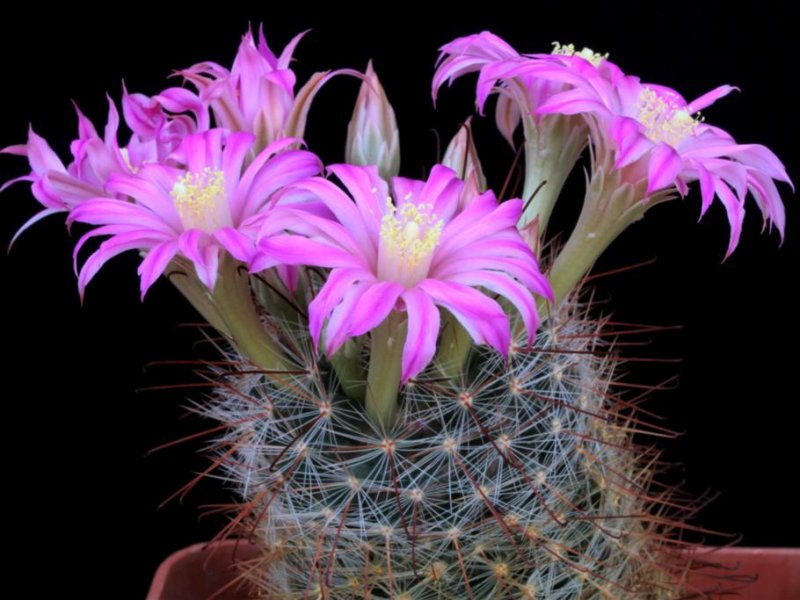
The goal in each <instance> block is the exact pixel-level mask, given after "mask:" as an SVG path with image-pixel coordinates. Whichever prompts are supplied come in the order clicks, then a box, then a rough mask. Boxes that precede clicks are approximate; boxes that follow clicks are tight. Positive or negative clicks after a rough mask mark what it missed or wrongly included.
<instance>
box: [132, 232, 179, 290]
mask: <svg viewBox="0 0 800 600" xmlns="http://www.w3.org/2000/svg"><path fill="white" fill-rule="evenodd" d="M177 252H178V242H177V241H176V240H169V241H167V242H163V243H161V244H158V245H157V246H155V247H153V248H152V249H151V250H150V251H149V252H148V253H147V255H146V256H145V257H144V259H143V260H142V262H141V264H140V265H139V269H138V273H139V276H140V278H141V285H140V289H141V299H142V300H144V295H145V294H146V293H147V290H148V289H150V286H151V285H153V282H155V280H156V279H158V278H159V277H160V276H161V274H162V273H163V272H164V270H165V269H166V268H167V265H168V264H169V262H170V261H171V260H172V259H173V258H174V257H175V254H177Z"/></svg>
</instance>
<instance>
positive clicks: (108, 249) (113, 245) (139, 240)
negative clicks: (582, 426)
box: [78, 231, 153, 298]
mask: <svg viewBox="0 0 800 600" xmlns="http://www.w3.org/2000/svg"><path fill="white" fill-rule="evenodd" d="M90 233H91V232H90ZM84 237H85V236H84ZM152 245H153V242H152V240H149V239H147V238H146V237H144V236H143V234H142V232H140V231H134V232H131V233H123V234H119V235H115V236H114V237H112V238H110V239H107V240H105V241H104V242H103V243H102V244H100V247H99V248H98V249H97V250H96V251H95V252H94V253H93V254H92V255H91V256H89V258H87V259H86V262H85V263H83V267H81V270H80V272H79V273H78V290H79V292H80V295H81V298H83V293H84V291H85V290H86V286H87V285H88V284H89V282H90V281H91V280H92V278H93V277H94V276H95V275H96V274H97V272H98V271H99V270H100V268H101V267H102V266H103V265H104V264H105V263H106V262H107V261H108V260H110V259H111V258H114V257H115V256H117V255H118V254H121V253H123V252H127V251H128V250H138V249H142V248H148V247H150V246H152Z"/></svg>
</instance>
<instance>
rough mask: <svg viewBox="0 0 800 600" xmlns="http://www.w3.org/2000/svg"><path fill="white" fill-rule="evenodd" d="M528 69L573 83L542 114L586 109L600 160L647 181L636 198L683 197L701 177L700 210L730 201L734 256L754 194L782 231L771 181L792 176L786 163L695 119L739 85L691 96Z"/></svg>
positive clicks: (633, 179) (628, 177)
mask: <svg viewBox="0 0 800 600" xmlns="http://www.w3.org/2000/svg"><path fill="white" fill-rule="evenodd" d="M528 71H529V72H530V73H533V72H536V73H537V76H543V77H549V78H553V79H555V80H558V81H562V82H566V83H568V89H567V90H566V91H563V92H561V93H559V94H555V95H553V96H551V97H550V98H549V99H548V100H547V102H545V103H544V104H542V105H541V106H539V107H538V108H537V112H538V113H539V114H542V115H547V114H564V115H574V114H582V115H584V116H585V117H586V118H587V121H588V123H589V125H590V128H591V132H592V141H593V145H594V148H595V155H596V159H597V160H596V162H597V163H598V164H604V163H610V164H612V165H613V169H615V170H619V171H621V172H622V182H623V183H626V182H627V183H631V184H634V185H637V184H639V183H642V182H643V183H645V184H646V186H643V187H644V188H645V189H644V194H643V197H640V198H638V199H639V200H645V199H646V198H648V197H650V196H652V195H654V194H657V193H659V192H662V193H663V192H664V191H665V190H677V192H678V193H679V194H680V195H681V196H685V195H686V194H687V192H688V184H689V183H691V182H694V181H699V182H700V192H701V197H702V208H701V216H702V215H703V214H705V212H706V210H707V209H708V207H709V206H710V205H711V203H712V201H713V199H714V197H717V198H719V200H720V202H721V203H722V204H723V206H724V207H725V210H726V212H727V215H728V220H729V222H730V226H731V235H730V242H729V244H728V251H727V254H728V255H730V253H731V252H732V251H733V250H734V249H735V248H736V245H737V244H738V241H739V236H740V234H741V230H742V221H743V219H744V212H745V210H744V203H745V197H746V195H747V194H748V192H749V193H750V194H751V195H752V197H753V199H754V200H755V201H756V204H757V205H758V207H759V209H760V210H761V213H762V215H763V218H764V221H765V223H769V224H770V225H774V226H775V227H776V228H777V229H778V231H779V233H780V235H781V237H783V234H784V225H785V213H784V206H783V203H782V201H781V198H780V195H779V193H778V190H777V188H776V186H775V183H774V180H777V181H784V182H786V183H789V184H791V181H790V179H789V177H788V175H787V174H786V170H785V169H784V167H783V164H782V163H781V161H780V160H779V159H778V157H777V156H775V154H774V153H773V152H771V151H770V150H769V149H768V148H766V147H765V146H762V145H759V144H738V143H736V141H735V140H734V139H733V137H731V135H730V134H728V133H727V132H725V131H723V130H722V129H719V128H717V127H714V126H712V125H709V124H707V123H706V122H704V121H703V120H701V119H699V118H698V117H697V112H698V111H699V110H701V109H704V108H706V107H708V106H710V105H711V104H713V103H714V102H715V101H716V100H717V99H719V98H721V97H723V96H726V95H727V94H729V93H730V92H731V91H732V90H734V89H735V88H733V87H731V86H728V85H723V86H720V87H718V88H716V89H714V90H711V91H710V92H708V93H706V94H704V95H702V96H700V97H699V98H697V99H695V100H693V101H692V102H687V101H686V100H684V98H683V97H682V96H681V95H680V94H679V93H678V92H677V91H675V90H673V89H671V88H668V87H665V86H661V85H655V84H644V83H641V81H640V80H639V78H638V77H633V76H624V77H620V78H617V79H616V80H614V81H609V80H607V79H604V78H602V77H597V76H593V75H592V74H591V73H584V74H583V75H580V76H577V75H576V74H575V73H574V72H571V73H567V72H566V71H565V70H563V69H562V70H558V69H553V70H551V71H550V72H548V73H544V72H542V71H541V70H540V69H538V68H536V67H531V68H530V69H528Z"/></svg>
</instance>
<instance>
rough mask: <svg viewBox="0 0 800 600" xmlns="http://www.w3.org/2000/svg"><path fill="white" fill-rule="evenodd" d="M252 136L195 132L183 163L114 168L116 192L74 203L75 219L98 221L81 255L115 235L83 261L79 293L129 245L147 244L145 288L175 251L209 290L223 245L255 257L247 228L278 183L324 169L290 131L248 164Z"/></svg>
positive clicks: (180, 152) (181, 152) (182, 151)
mask: <svg viewBox="0 0 800 600" xmlns="http://www.w3.org/2000/svg"><path fill="white" fill-rule="evenodd" d="M254 141H255V140H254V137H253V136H252V135H251V134H248V133H241V132H240V133H231V134H228V133H226V132H224V131H223V130H221V129H212V130H209V131H206V132H203V133H198V134H192V135H189V136H187V137H185V138H184V139H183V140H182V142H181V144H180V146H179V147H178V149H177V150H176V151H175V153H174V154H173V155H172V156H171V157H170V160H171V161H173V162H174V163H175V164H179V165H181V166H180V167H176V166H171V165H166V164H155V163H153V164H145V165H144V166H142V168H141V169H139V170H138V171H137V172H136V173H128V174H126V173H115V174H113V175H111V177H110V178H109V181H108V183H107V186H106V187H107V189H108V191H109V192H110V193H111V194H112V195H111V196H109V197H97V198H91V199H88V200H85V201H83V202H81V203H80V204H78V205H76V206H75V207H74V208H73V209H72V212H71V213H70V216H69V221H70V222H73V221H79V222H83V223H89V224H91V225H98V226H99V227H98V228H97V229H93V230H92V231H90V232H89V233H87V234H86V235H84V236H83V237H82V238H81V240H80V241H79V242H78V245H77V248H76V250H75V254H76V257H77V254H78V252H79V251H80V249H81V248H82V247H83V245H84V244H85V243H86V242H87V241H88V240H90V239H92V238H95V237H97V236H106V235H108V236H111V237H110V238H109V239H107V240H105V241H104V242H102V243H101V244H100V247H99V248H98V250H96V251H95V252H94V253H93V254H92V255H91V256H89V258H88V259H87V260H86V262H85V263H84V265H83V267H82V268H81V270H80V273H79V277H78V285H79V288H80V291H81V294H83V291H84V289H85V287H86V285H87V284H88V283H89V281H90V280H91V279H92V277H94V275H95V274H96V273H97V271H98V270H99V269H100V268H101V267H102V266H103V264H105V262H106V261H107V260H109V259H110V258H112V257H114V256H116V255H117V254H120V253H121V252H125V251H126V250H139V251H145V252H146V255H145V257H144V259H143V260H142V263H141V265H140V266H139V275H140V276H141V292H142V296H144V294H145V293H146V292H147V289H148V288H149V287H150V285H152V283H153V282H154V281H155V280H156V279H157V278H158V276H159V275H161V274H162V273H163V272H164V270H165V269H166V267H167V265H168V264H169V263H170V261H171V260H172V259H173V258H174V257H175V256H176V255H181V256H183V257H185V258H187V259H189V260H190V261H192V262H193V263H194V266H195V269H196V272H197V276H198V278H199V279H200V280H201V281H202V282H203V283H204V284H205V285H206V286H207V287H208V288H209V289H211V290H213V289H214V284H215V282H216V278H217V265H218V261H219V253H220V251H221V250H227V251H228V252H229V253H230V254H232V255H233V256H234V257H236V258H238V259H240V260H246V261H249V260H250V258H251V257H252V253H253V250H254V248H253V242H252V238H251V237H249V235H248V234H254V233H255V231H256V230H257V228H258V226H259V224H260V222H261V220H263V219H265V218H267V217H268V216H269V213H270V210H271V209H272V203H271V200H270V199H271V197H272V195H273V194H274V193H275V191H277V190H278V189H279V188H281V187H283V186H284V185H286V184H288V183H292V182H294V181H297V180H298V179H301V178H304V177H308V176H310V175H313V174H315V173H319V172H320V170H321V164H320V162H319V159H318V158H317V157H316V156H314V155H313V154H311V153H310V152H307V151H304V150H287V148H288V147H290V146H292V145H294V144H296V143H297V140H295V139H291V138H288V139H284V140H280V141H278V142H274V143H272V144H270V145H269V146H268V147H267V148H265V149H264V150H263V151H262V152H260V153H259V154H258V155H257V156H256V157H255V158H254V159H253V161H252V162H250V163H249V164H247V162H246V158H247V156H248V153H249V152H250V149H251V147H252V146H253V143H254ZM119 198H126V199H125V200H121V199H119ZM128 199H129V200H128Z"/></svg>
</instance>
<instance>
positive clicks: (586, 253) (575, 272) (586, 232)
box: [549, 168, 666, 306]
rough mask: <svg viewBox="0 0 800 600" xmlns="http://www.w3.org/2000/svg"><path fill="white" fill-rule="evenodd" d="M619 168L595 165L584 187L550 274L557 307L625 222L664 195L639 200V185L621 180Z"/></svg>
mask: <svg viewBox="0 0 800 600" xmlns="http://www.w3.org/2000/svg"><path fill="white" fill-rule="evenodd" d="M621 177H622V176H621V172H620V171H609V172H607V171H606V170H604V169H602V168H598V169H596V170H595V171H594V173H593V174H592V178H591V180H590V181H589V185H588V186H587V189H586V198H585V199H584V201H583V208H582V209H581V214H580V216H579V217H578V222H577V223H576V225H575V228H574V229H573V230H572V233H571V234H570V236H569V239H568V240H567V243H566V244H565V245H564V247H563V248H562V250H561V252H559V253H558V257H557V258H556V260H555V262H554V263H553V267H552V268H551V270H550V273H549V280H550V285H551V286H552V289H553V297H554V300H555V302H554V305H555V306H558V304H559V303H561V301H562V300H564V298H566V297H567V296H568V295H569V293H570V292H571V291H572V290H574V289H575V287H576V286H577V285H578V284H579V283H580V281H581V280H582V279H583V277H584V276H585V275H586V274H587V273H588V272H589V271H590V270H591V268H592V266H593V265H594V263H595V261H597V259H598V258H599V257H600V255H601V254H602V253H603V252H604V251H605V249H606V248H608V246H609V245H610V244H611V242H613V241H614V240H615V239H616V238H617V236H619V234H620V233H622V232H623V231H624V230H625V229H626V228H627V227H628V225H630V224H631V223H633V222H635V221H638V220H639V219H640V218H642V216H643V215H644V213H645V211H646V210H647V209H648V208H649V207H651V206H653V205H654V204H655V203H656V202H659V201H662V200H664V199H666V198H665V197H664V195H661V196H660V197H654V198H651V199H649V200H648V201H644V200H641V195H640V194H641V190H640V189H637V188H641V186H637V185H634V184H632V183H627V182H622V181H621Z"/></svg>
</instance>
